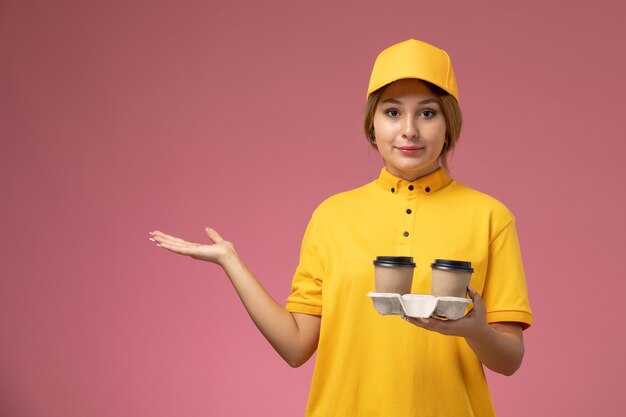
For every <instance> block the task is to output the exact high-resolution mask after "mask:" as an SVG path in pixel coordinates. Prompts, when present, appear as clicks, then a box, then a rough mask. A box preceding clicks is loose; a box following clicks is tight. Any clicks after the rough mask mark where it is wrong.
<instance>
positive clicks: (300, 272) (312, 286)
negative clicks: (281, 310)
mask: <svg viewBox="0 0 626 417" xmlns="http://www.w3.org/2000/svg"><path fill="white" fill-rule="evenodd" d="M320 243H321V241H320V237H319V230H318V227H317V220H316V214H315V213H314V214H313V217H312V218H311V221H310V222H309V225H308V226H307V228H306V232H305V233H304V238H303V240H302V248H301V249H300V261H299V263H298V267H297V269H296V273H295V275H294V277H293V282H292V285H291V295H290V296H289V298H288V299H287V305H286V308H287V310H288V311H290V312H292V313H305V314H311V315H315V316H321V315H322V277H323V275H324V268H323V263H322V261H321V259H320V251H319V247H318V245H319V244H320Z"/></svg>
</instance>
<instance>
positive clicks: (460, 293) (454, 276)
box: [430, 259, 474, 298]
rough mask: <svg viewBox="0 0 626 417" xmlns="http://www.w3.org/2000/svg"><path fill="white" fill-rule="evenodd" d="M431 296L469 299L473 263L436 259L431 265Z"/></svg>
mask: <svg viewBox="0 0 626 417" xmlns="http://www.w3.org/2000/svg"><path fill="white" fill-rule="evenodd" d="M430 267H431V268H432V272H431V284H430V285H431V287H430V288H431V294H432V295H434V296H437V297H460V298H463V297H467V287H468V286H469V283H470V279H471V278H472V272H474V269H473V268H472V263H471V262H467V261H453V260H450V259H435V261H434V262H433V263H432V264H430Z"/></svg>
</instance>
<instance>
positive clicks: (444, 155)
mask: <svg viewBox="0 0 626 417" xmlns="http://www.w3.org/2000/svg"><path fill="white" fill-rule="evenodd" d="M420 81H422V82H424V83H425V84H426V85H427V86H428V87H429V88H430V90H431V91H432V92H433V94H435V96H436V98H437V102H438V103H439V105H440V106H441V111H442V112H443V115H444V118H445V120H446V140H445V143H444V145H443V149H442V150H441V155H439V160H440V163H441V166H442V167H443V168H444V169H445V170H446V171H448V154H449V153H451V152H452V151H453V150H454V147H455V146H456V143H457V141H458V140H459V136H460V135H461V126H462V125H463V117H462V115H461V108H460V107H459V103H458V102H457V101H456V99H455V98H454V97H453V96H452V95H451V94H448V93H447V92H445V91H444V90H442V89H441V88H439V87H437V86H436V85H434V84H431V83H429V82H427V81H423V80H420ZM386 87H387V86H385V87H382V88H379V89H378V90H376V91H374V92H373V93H372V94H370V95H369V97H368V98H367V102H366V103H365V117H364V121H363V128H364V130H365V137H366V138H367V141H368V142H369V143H370V145H372V146H373V147H374V148H376V142H375V136H374V113H375V112H376V106H377V105H378V101H379V100H380V96H382V94H383V91H385V88H386Z"/></svg>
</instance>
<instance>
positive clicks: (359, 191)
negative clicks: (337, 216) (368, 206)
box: [315, 182, 376, 215]
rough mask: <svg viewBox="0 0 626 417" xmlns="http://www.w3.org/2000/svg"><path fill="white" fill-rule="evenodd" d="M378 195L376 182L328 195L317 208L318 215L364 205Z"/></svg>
mask: <svg viewBox="0 0 626 417" xmlns="http://www.w3.org/2000/svg"><path fill="white" fill-rule="evenodd" d="M375 195H376V185H375V183H374V182H370V183H367V184H365V185H362V186H360V187H357V188H353V189H350V190H346V191H341V192H338V193H336V194H333V195H331V196H330V197H327V198H326V199H325V200H323V201H322V202H321V203H320V204H319V205H318V206H317V208H316V209H315V213H316V214H317V215H323V214H331V213H337V212H342V211H345V210H354V209H356V208H358V207H362V205H363V204H364V202H365V201H369V202H371V199H372V197H374V196H375Z"/></svg>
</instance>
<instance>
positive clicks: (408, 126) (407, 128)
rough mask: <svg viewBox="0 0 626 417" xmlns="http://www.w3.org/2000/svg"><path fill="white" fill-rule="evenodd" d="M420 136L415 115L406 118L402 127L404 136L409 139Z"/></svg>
mask: <svg viewBox="0 0 626 417" xmlns="http://www.w3.org/2000/svg"><path fill="white" fill-rule="evenodd" d="M417 136H418V130H417V126H416V123H415V119H414V118H413V117H407V118H406V120H404V127H403V129H402V137H404V138H407V139H413V138H416V137H417Z"/></svg>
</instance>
